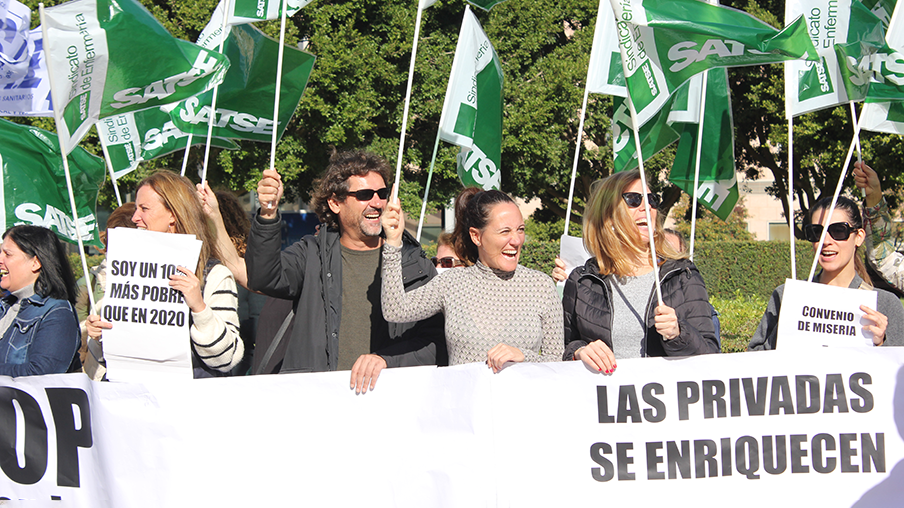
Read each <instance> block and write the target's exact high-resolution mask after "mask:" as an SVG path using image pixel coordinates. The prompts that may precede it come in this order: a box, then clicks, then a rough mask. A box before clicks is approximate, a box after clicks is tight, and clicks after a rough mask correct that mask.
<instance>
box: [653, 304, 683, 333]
mask: <svg viewBox="0 0 904 508" xmlns="http://www.w3.org/2000/svg"><path fill="white" fill-rule="evenodd" d="M653 321H654V323H655V325H656V331H657V332H659V335H662V338H663V339H665V340H672V339H674V338H675V337H677V336H678V334H679V333H681V330H680V328H678V315H677V314H675V309H673V308H671V307H669V306H668V305H657V306H656V316H655V317H654V318H653Z"/></svg>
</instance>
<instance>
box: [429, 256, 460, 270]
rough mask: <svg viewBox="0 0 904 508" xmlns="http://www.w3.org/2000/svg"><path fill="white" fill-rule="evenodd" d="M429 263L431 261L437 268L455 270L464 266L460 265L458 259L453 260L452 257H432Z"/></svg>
mask: <svg viewBox="0 0 904 508" xmlns="http://www.w3.org/2000/svg"><path fill="white" fill-rule="evenodd" d="M430 261H432V262H433V264H434V265H435V266H436V267H437V268H455V267H456V266H465V264H464V263H462V262H461V260H460V259H458V258H453V257H452V256H446V257H444V258H438V257H436V256H433V257H432V258H430Z"/></svg>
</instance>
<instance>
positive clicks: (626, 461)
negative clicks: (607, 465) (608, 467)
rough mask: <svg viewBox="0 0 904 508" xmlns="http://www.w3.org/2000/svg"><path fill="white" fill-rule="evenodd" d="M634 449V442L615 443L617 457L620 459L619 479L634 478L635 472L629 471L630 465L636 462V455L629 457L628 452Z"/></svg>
mask: <svg viewBox="0 0 904 508" xmlns="http://www.w3.org/2000/svg"><path fill="white" fill-rule="evenodd" d="M633 449H634V443H615V459H616V460H617V461H618V479H619V480H633V479H634V473H632V472H631V471H628V466H630V465H631V464H633V463H634V457H629V456H628V452H629V451H631V450H633Z"/></svg>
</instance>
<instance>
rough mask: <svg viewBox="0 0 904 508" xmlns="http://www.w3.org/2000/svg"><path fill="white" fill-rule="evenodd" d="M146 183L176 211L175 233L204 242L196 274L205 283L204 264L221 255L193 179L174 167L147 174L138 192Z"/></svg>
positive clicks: (171, 210) (174, 212) (168, 206)
mask: <svg viewBox="0 0 904 508" xmlns="http://www.w3.org/2000/svg"><path fill="white" fill-rule="evenodd" d="M145 185H147V186H149V187H150V188H151V189H153V190H154V192H156V193H157V195H158V196H160V200H161V201H162V202H163V206H164V207H166V209H167V210H168V211H169V212H171V213H172V214H173V217H175V219H176V223H175V224H174V225H173V227H174V228H175V230H176V233H182V234H189V235H195V236H196V237H197V238H198V240H201V241H202V242H203V243H202V245H201V255H200V256H199V257H198V266H197V267H196V268H195V276H196V277H198V279H199V280H200V281H201V284H204V267H205V266H207V261H208V260H209V259H219V258H220V255H219V252H218V251H217V237H216V233H215V232H214V229H213V227H212V226H211V224H210V222H209V221H208V220H207V216H206V215H204V210H203V209H202V208H201V200H200V199H198V193H197V192H196V190H195V186H194V184H192V183H191V180H189V179H188V178H186V177H184V176H179V175H177V174H176V173H173V172H172V171H166V170H161V171H157V172H156V173H154V174H152V175H150V176H148V177H147V178H145V179H144V180H142V181H141V182H139V183H138V187H136V188H135V191H136V192H137V191H138V189H141V188H142V187H144V186H145Z"/></svg>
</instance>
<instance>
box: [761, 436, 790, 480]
mask: <svg viewBox="0 0 904 508" xmlns="http://www.w3.org/2000/svg"><path fill="white" fill-rule="evenodd" d="M772 441H773V437H772V436H763V469H764V470H765V471H766V472H767V473H769V474H782V473H784V472H785V469H786V468H787V467H788V457H787V453H786V449H785V436H775V447H774V449H773V446H772Z"/></svg>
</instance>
